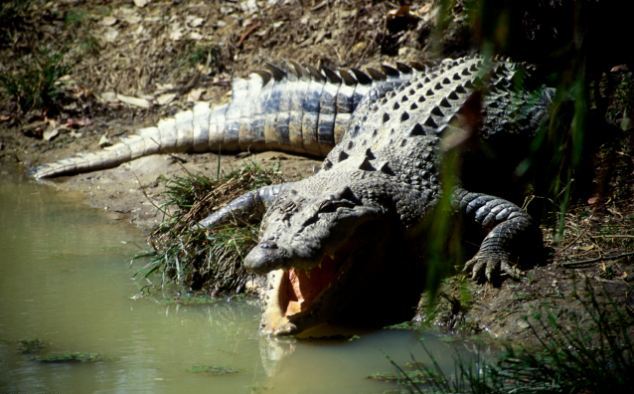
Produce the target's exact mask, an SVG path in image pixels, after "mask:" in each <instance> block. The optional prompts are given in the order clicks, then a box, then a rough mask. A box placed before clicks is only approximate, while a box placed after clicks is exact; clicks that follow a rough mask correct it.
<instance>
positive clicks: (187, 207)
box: [141, 164, 280, 294]
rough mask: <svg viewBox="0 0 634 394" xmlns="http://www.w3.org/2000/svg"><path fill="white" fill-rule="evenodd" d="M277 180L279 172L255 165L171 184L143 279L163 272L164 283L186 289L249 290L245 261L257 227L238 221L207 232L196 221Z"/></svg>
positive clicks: (221, 291)
mask: <svg viewBox="0 0 634 394" xmlns="http://www.w3.org/2000/svg"><path fill="white" fill-rule="evenodd" d="M279 181H280V178H279V175H278V174H277V173H276V171H275V170H266V169H262V168H260V167H258V166H257V165H255V164H250V165H247V166H245V167H243V168H241V169H239V170H236V171H232V172H231V173H229V174H227V175H226V176H224V177H222V178H221V179H218V180H212V179H210V178H208V177H207V176H205V175H201V174H187V175H186V176H183V177H176V178H174V179H171V180H168V181H167V182H166V190H165V194H164V195H165V197H166V201H165V202H164V203H163V204H162V209H163V212H164V213H165V218H164V220H163V222H162V223H161V224H160V225H159V226H158V227H157V228H156V229H155V230H154V232H153V233H152V234H151V235H150V238H149V242H150V245H151V246H152V248H153V249H154V251H153V252H151V253H150V254H149V256H150V257H151V259H150V262H149V263H147V264H146V265H145V267H144V268H143V269H142V270H141V273H142V275H143V276H145V277H146V278H147V277H149V276H150V275H152V274H154V273H160V274H161V284H162V285H166V284H168V283H172V282H175V283H176V284H177V285H178V286H179V287H182V288H185V289H187V290H195V291H196V290H202V289H205V290H207V291H209V292H210V293H211V294H217V293H231V292H237V293H239V292H243V291H245V284H246V282H247V281H248V280H249V279H250V275H249V274H248V273H247V272H246V270H245V269H244V268H243V267H242V260H243V258H244V256H245V255H246V253H247V252H248V251H249V250H250V249H251V248H252V247H253V246H254V245H255V239H256V237H257V226H256V225H254V224H253V223H237V222H234V223H228V224H227V225H224V226H220V227H218V228H214V229H203V228H198V227H197V226H196V223H198V222H199V221H200V220H202V219H204V218H205V217H206V216H207V215H208V214H209V213H211V212H213V211H215V210H216V209H218V208H219V207H221V206H222V205H224V204H225V203H226V202H228V201H231V200H233V199H234V198H236V197H238V196H240V195H241V194H243V193H245V192H246V191H248V190H252V189H255V188H259V187H261V186H264V185H268V184H271V183H273V182H279Z"/></svg>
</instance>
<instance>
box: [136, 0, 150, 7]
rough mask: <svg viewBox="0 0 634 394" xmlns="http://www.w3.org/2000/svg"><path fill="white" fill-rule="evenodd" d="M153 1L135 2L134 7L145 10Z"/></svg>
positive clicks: (139, 0)
mask: <svg viewBox="0 0 634 394" xmlns="http://www.w3.org/2000/svg"><path fill="white" fill-rule="evenodd" d="M150 1H151V0H134V5H135V6H137V7H139V8H143V7H145V6H146V5H147V4H148V3H149V2H150Z"/></svg>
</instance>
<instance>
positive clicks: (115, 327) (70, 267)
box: [0, 174, 452, 393]
mask: <svg viewBox="0 0 634 394" xmlns="http://www.w3.org/2000/svg"><path fill="white" fill-rule="evenodd" d="M143 244H144V240H143V238H142V235H141V234H140V233H139V231H138V230H136V229H135V228H134V227H132V226H131V225H129V224H126V223H121V222H116V221H114V220H112V219H111V218H108V217H106V216H105V215H104V214H103V213H102V212H100V211H98V210H95V209H91V208H88V207H86V206H85V205H84V204H83V202H82V200H81V198H80V197H78V196H73V195H70V194H62V193H58V192H54V191H53V190H52V189H51V188H47V187H43V186H39V185H35V184H32V183H29V182H24V181H22V182H15V181H13V180H11V179H9V177H8V175H6V174H4V175H0V392H3V393H4V392H23V393H27V392H28V393H31V392H59V393H62V392H64V393H66V392H77V393H79V392H81V393H89V392H107V393H108V392H125V393H127V392H152V393H177V392H178V393H197V392H205V393H209V392H212V393H249V392H265V393H335V392H336V393H373V392H377V393H380V392H383V391H384V390H386V389H390V388H392V386H389V385H387V384H385V383H379V382H374V381H370V380H367V379H365V377H366V376H367V375H369V374H372V373H374V372H390V371H393V369H392V367H391V366H390V364H389V362H388V361H387V359H386V355H389V356H390V357H391V358H393V359H394V360H396V361H399V362H404V361H407V360H409V359H410V353H413V354H415V355H416V356H417V358H418V359H420V360H424V359H426V358H425V357H424V355H423V350H422V348H421V347H420V346H419V344H418V341H419V339H418V337H417V335H415V334H414V333H411V332H408V331H394V330H391V331H390V330H385V331H378V332H374V333H371V334H365V335H362V336H361V338H360V339H358V340H355V341H339V342H325V341H321V342H320V341H318V342H293V341H281V342H276V341H270V340H267V339H266V338H262V337H261V336H260V335H259V334H258V319H259V310H258V307H257V306H255V305H249V304H248V303H247V302H245V301H227V300H223V301H220V302H218V303H217V304H214V305H204V306H177V305H167V304H165V303H163V302H161V301H160V300H156V299H148V298H141V299H137V300H135V299H134V297H133V296H134V295H135V294H137V293H138V288H139V284H137V283H135V282H134V281H132V280H131V276H132V274H133V272H134V271H133V269H131V268H130V267H129V260H130V257H131V256H132V255H134V254H135V253H137V252H138V251H139V247H140V245H143ZM35 338H38V339H42V340H44V341H46V342H47V343H49V344H50V351H52V352H96V353H99V354H101V355H103V356H104V357H105V359H104V360H103V361H100V362H97V363H90V364H79V363H78V364H44V363H40V362H37V361H34V360H33V358H32V356H29V355H23V354H20V352H19V347H18V344H17V342H18V341H19V340H22V339H35ZM424 340H425V341H426V346H427V348H428V349H430V350H431V351H432V352H434V353H435V354H437V355H438V358H439V360H440V361H441V363H447V364H450V363H451V361H450V356H451V354H452V352H450V351H448V350H449V345H447V344H444V343H442V342H440V341H438V340H437V339H434V338H433V337H432V336H429V337H428V338H425V339H424ZM198 365H199V366H217V367H224V368H231V369H235V370H238V372H237V373H234V374H229V375H224V376H215V375H213V374H204V373H193V372H191V371H190V370H191V368H192V367H193V366H198Z"/></svg>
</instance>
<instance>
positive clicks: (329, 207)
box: [318, 200, 354, 213]
mask: <svg viewBox="0 0 634 394" xmlns="http://www.w3.org/2000/svg"><path fill="white" fill-rule="evenodd" d="M352 207H354V203H353V202H352V201H348V200H325V201H322V202H321V204H319V208H318V212H319V213H329V212H335V211H336V210H337V208H352Z"/></svg>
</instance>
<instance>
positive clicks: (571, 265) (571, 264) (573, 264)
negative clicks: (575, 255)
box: [561, 252, 634, 268]
mask: <svg viewBox="0 0 634 394" xmlns="http://www.w3.org/2000/svg"><path fill="white" fill-rule="evenodd" d="M628 256H634V252H626V253H621V254H615V255H612V256H605V257H595V258H592V259H585V260H578V261H566V262H563V263H561V265H562V266H563V267H565V268H576V267H580V266H584V265H586V264H592V263H596V262H599V261H606V260H617V259H620V258H623V257H628Z"/></svg>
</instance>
